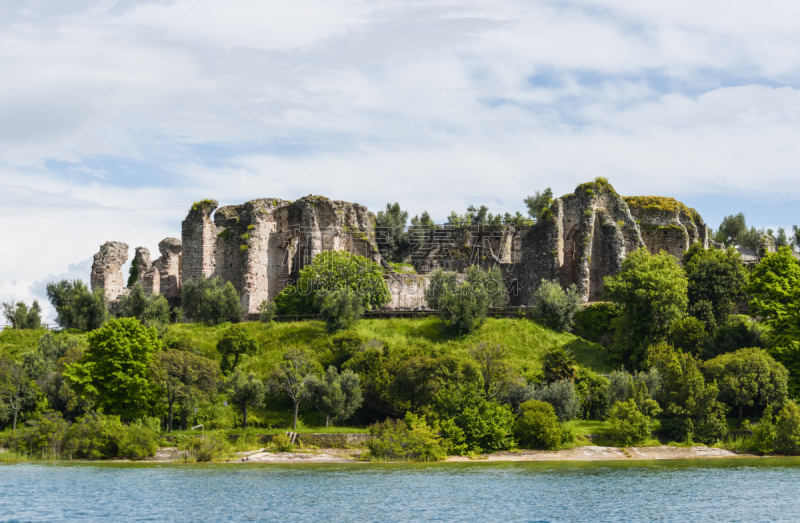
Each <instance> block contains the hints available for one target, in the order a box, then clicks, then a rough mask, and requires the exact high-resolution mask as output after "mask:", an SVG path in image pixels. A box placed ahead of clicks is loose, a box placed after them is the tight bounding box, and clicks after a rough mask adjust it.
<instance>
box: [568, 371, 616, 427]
mask: <svg viewBox="0 0 800 523" xmlns="http://www.w3.org/2000/svg"><path fill="white" fill-rule="evenodd" d="M608 385H609V381H608V378H606V377H604V376H600V375H599V374H597V373H595V372H592V371H590V370H589V369H587V368H585V367H578V373H577V377H576V378H575V392H576V393H577V394H578V398H579V400H580V413H579V416H578V417H580V418H581V419H587V420H588V419H592V420H601V419H605V416H606V405H607V401H608V400H607V395H608Z"/></svg>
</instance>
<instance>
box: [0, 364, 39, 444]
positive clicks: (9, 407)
mask: <svg viewBox="0 0 800 523" xmlns="http://www.w3.org/2000/svg"><path fill="white" fill-rule="evenodd" d="M37 393H38V390H37V387H36V384H35V383H34V382H33V380H31V379H30V378H29V377H28V374H27V373H26V372H25V369H24V368H23V367H22V365H20V364H18V363H16V362H13V361H11V360H10V359H8V358H0V416H2V415H3V414H4V413H3V411H4V410H5V411H6V415H5V416H4V417H10V418H11V430H17V419H18V418H19V415H20V413H25V412H28V411H31V410H33V409H34V408H35V407H36V395H37ZM3 404H5V405H6V408H5V409H4V408H3ZM1 421H5V419H2V420H1Z"/></svg>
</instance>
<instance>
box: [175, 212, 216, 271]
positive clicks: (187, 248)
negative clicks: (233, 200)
mask: <svg viewBox="0 0 800 523" xmlns="http://www.w3.org/2000/svg"><path fill="white" fill-rule="evenodd" d="M218 206H219V202H217V201H216V200H203V201H202V202H197V203H195V204H194V205H192V208H191V209H190V210H189V214H188V215H186V219H185V220H183V223H182V224H181V240H182V244H183V245H182V248H183V254H182V257H183V269H182V275H181V277H180V278H181V280H182V281H188V280H191V279H197V278H199V277H200V275H201V274H203V275H205V276H206V277H210V276H211V275H212V274H213V273H214V269H215V265H216V261H215V259H214V250H215V247H216V243H217V227H216V225H214V222H212V221H211V213H213V212H214V210H215V209H216V208H217V207H218Z"/></svg>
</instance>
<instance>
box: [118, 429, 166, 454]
mask: <svg viewBox="0 0 800 523" xmlns="http://www.w3.org/2000/svg"><path fill="white" fill-rule="evenodd" d="M158 441H159V436H158V434H156V433H155V432H153V431H152V430H150V429H148V428H147V427H139V426H137V425H128V426H127V427H125V430H123V431H122V437H121V438H120V439H119V442H118V448H119V451H118V455H119V457H121V458H127V459H142V458H146V457H149V456H155V454H156V450H157V449H158Z"/></svg>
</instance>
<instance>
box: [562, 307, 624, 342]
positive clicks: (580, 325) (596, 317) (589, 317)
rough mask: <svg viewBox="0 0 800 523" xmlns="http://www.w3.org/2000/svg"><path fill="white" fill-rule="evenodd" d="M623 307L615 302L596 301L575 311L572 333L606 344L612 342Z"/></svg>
mask: <svg viewBox="0 0 800 523" xmlns="http://www.w3.org/2000/svg"><path fill="white" fill-rule="evenodd" d="M620 314H621V307H620V306H619V305H616V304H614V303H594V304H592V305H589V306H588V307H583V308H582V309H581V310H579V311H578V312H576V313H575V316H574V320H575V321H574V324H573V327H572V333H573V334H575V335H576V336H580V337H581V338H583V339H585V340H589V341H591V342H594V343H599V344H601V345H603V346H606V345H608V344H609V343H610V341H611V338H612V334H613V330H614V326H613V323H612V322H613V320H615V319H616V318H619V316H620Z"/></svg>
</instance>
